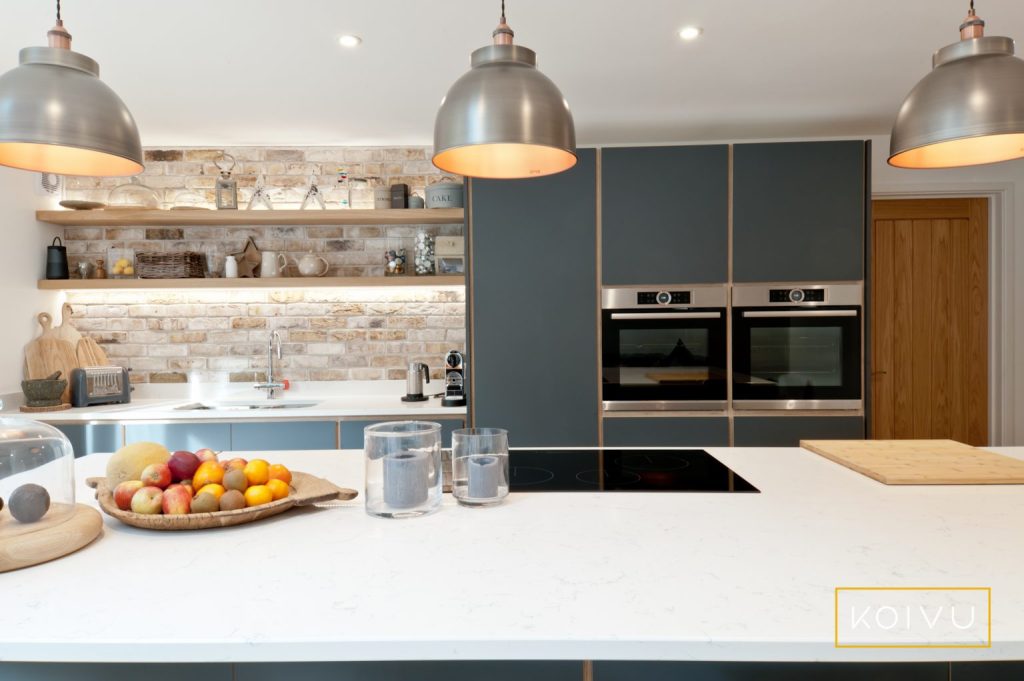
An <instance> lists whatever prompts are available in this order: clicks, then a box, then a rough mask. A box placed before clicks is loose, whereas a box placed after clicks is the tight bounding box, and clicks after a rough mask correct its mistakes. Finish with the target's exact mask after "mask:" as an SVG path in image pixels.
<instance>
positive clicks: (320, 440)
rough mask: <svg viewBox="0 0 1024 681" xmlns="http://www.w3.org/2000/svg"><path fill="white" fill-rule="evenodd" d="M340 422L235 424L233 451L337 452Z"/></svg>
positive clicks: (232, 441) (232, 426)
mask: <svg viewBox="0 0 1024 681" xmlns="http://www.w3.org/2000/svg"><path fill="white" fill-rule="evenodd" d="M337 448H338V423H337V421H280V422H276V423H275V422H272V421H271V422H261V423H232V424H231V450H232V451H236V452H245V451H251V452H272V451H281V450H288V449H337Z"/></svg>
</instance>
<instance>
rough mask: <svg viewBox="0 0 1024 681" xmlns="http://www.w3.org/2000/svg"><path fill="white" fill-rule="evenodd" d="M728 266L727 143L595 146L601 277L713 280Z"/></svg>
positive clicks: (626, 281)
mask: <svg viewBox="0 0 1024 681" xmlns="http://www.w3.org/2000/svg"><path fill="white" fill-rule="evenodd" d="M728 272H729V147H728V146H726V145H724V144H719V145H709V146H692V147H625V148H611V149H602V150H601V279H602V283H604V284H605V285H612V286H614V285H630V284H720V283H725V282H726V281H727V280H728Z"/></svg>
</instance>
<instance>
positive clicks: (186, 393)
mask: <svg viewBox="0 0 1024 681" xmlns="http://www.w3.org/2000/svg"><path fill="white" fill-rule="evenodd" d="M442 389H443V388H442V384H441V382H440V381H434V382H432V383H428V384H427V385H425V386H424V394H425V395H433V394H434V393H437V392H440V391H441V390H442ZM404 394H405V381H333V382H309V383H296V384H293V385H292V388H291V389H289V390H286V391H282V392H281V393H280V397H279V398H277V399H274V400H270V399H268V398H267V396H266V394H265V393H263V392H261V391H259V390H255V389H254V388H253V387H252V385H251V384H247V383H225V384H199V385H195V384H172V385H138V386H136V390H135V392H134V393H133V396H132V401H131V402H130V403H128V404H108V405H97V406H92V407H79V408H71V409H67V410H65V411H59V412H47V413H39V414H24V413H21V412H20V411H19V410H18V406H19V405H20V404H21V396H20V395H11V396H7V399H6V400H5V406H4V408H3V410H0V415H2V416H17V417H22V418H31V419H35V420H39V421H46V422H47V423H122V422H130V421H161V422H163V421H182V422H185V421H247V420H252V419H255V420H260V421H267V420H283V419H288V420H306V421H309V420H317V419H334V418H345V417H378V416H395V417H401V418H409V419H416V418H424V417H445V416H451V417H460V416H462V415H464V414H465V413H466V408H465V407H442V406H441V399H440V398H439V397H435V398H431V399H428V400H426V401H423V402H403V401H402V399H401V398H402V395H404ZM289 403H302V404H303V405H311V406H301V407H298V408H275V409H246V408H241V407H242V405H246V404H267V405H277V406H281V405H287V404H289ZM194 404H203V405H207V406H211V407H213V408H212V409H179V407H185V406H188V405H194Z"/></svg>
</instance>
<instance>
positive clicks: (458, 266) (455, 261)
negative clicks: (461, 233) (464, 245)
mask: <svg viewBox="0 0 1024 681" xmlns="http://www.w3.org/2000/svg"><path fill="white" fill-rule="evenodd" d="M437 273H438V274H441V275H445V274H447V275H452V274H465V273H466V258H465V256H462V255H438V256H437Z"/></svg>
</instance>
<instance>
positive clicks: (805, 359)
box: [750, 326, 843, 388]
mask: <svg viewBox="0 0 1024 681" xmlns="http://www.w3.org/2000/svg"><path fill="white" fill-rule="evenodd" d="M750 383H751V384H758V383H761V384H771V385H775V386H778V387H781V388H812V387H816V388H821V387H837V386H842V385H843V329H842V327H838V326H836V327H832V326H803V327H802V326H786V327H754V328H752V329H750Z"/></svg>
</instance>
